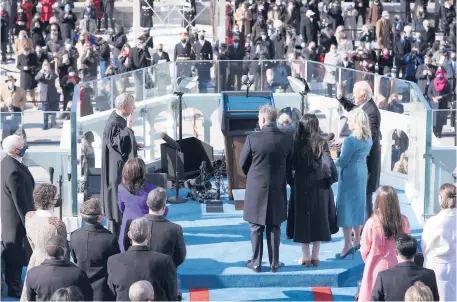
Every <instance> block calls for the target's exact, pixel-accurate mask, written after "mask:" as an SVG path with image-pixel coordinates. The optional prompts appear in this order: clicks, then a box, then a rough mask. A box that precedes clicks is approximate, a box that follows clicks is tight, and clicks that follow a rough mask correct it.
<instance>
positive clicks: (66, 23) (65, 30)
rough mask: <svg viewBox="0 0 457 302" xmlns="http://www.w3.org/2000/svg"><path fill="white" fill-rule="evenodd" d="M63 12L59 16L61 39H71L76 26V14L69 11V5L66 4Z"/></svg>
mask: <svg viewBox="0 0 457 302" xmlns="http://www.w3.org/2000/svg"><path fill="white" fill-rule="evenodd" d="M64 10H65V12H64V13H63V14H62V15H61V17H60V24H61V30H62V39H63V40H67V39H70V40H71V39H73V33H74V31H75V28H76V19H77V18H76V15H75V14H74V13H73V12H72V11H71V5H70V4H66V5H65V8H64Z"/></svg>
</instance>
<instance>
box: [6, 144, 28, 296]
mask: <svg viewBox="0 0 457 302" xmlns="http://www.w3.org/2000/svg"><path fill="white" fill-rule="evenodd" d="M26 149H27V145H26V144H25V143H24V140H23V139H22V137H20V136H18V135H11V136H8V137H6V138H5V139H4V140H3V150H4V151H5V152H6V155H5V157H4V158H3V159H2V160H1V186H2V187H1V191H2V193H1V209H2V210H1V223H2V245H3V248H4V251H3V254H2V258H3V259H4V260H5V263H6V266H5V281H6V284H7V285H8V296H10V297H16V298H19V297H20V296H21V292H22V284H21V276H22V268H23V267H24V265H27V263H29V257H30V255H31V253H30V252H31V249H30V245H29V243H28V240H27V237H26V232H25V225H24V223H25V214H27V212H29V211H32V210H33V208H34V207H33V196H32V193H33V189H34V187H35V181H34V179H33V176H32V174H31V173H30V171H29V169H28V168H27V167H26V166H25V165H24V164H23V163H22V158H23V156H24V154H25V150H26Z"/></svg>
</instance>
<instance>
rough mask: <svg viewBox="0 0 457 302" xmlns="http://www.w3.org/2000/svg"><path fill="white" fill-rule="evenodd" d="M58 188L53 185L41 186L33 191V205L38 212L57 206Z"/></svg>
mask: <svg viewBox="0 0 457 302" xmlns="http://www.w3.org/2000/svg"><path fill="white" fill-rule="evenodd" d="M56 195H57V187H56V186H54V185H53V184H40V185H38V187H36V188H35V190H33V203H34V204H35V208H36V209H37V210H47V209H49V208H50V206H51V205H54V204H56V202H57V200H55V198H56Z"/></svg>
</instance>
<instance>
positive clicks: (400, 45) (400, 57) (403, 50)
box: [394, 39, 411, 66]
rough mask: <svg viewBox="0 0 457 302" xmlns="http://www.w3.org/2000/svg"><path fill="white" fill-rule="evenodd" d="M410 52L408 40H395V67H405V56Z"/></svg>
mask: <svg viewBox="0 0 457 302" xmlns="http://www.w3.org/2000/svg"><path fill="white" fill-rule="evenodd" d="M410 52H411V42H409V40H408V39H405V41H404V42H402V41H401V39H397V41H396V42H395V45H394V56H395V65H397V66H405V65H406V62H405V59H406V56H407V55H408V54H409V53H410Z"/></svg>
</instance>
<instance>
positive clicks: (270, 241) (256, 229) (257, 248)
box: [249, 223, 281, 266]
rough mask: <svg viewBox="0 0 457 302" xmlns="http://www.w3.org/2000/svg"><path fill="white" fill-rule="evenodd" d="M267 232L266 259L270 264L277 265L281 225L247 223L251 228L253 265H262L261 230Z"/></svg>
mask: <svg viewBox="0 0 457 302" xmlns="http://www.w3.org/2000/svg"><path fill="white" fill-rule="evenodd" d="M265 228H266V232H267V234H266V235H267V247H268V259H269V261H270V266H277V265H279V244H280V242H281V226H280V225H267V226H266V227H265V226H264V225H259V224H255V223H249V229H250V230H251V244H252V263H253V265H254V266H261V265H262V256H263V232H264V231H265Z"/></svg>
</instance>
